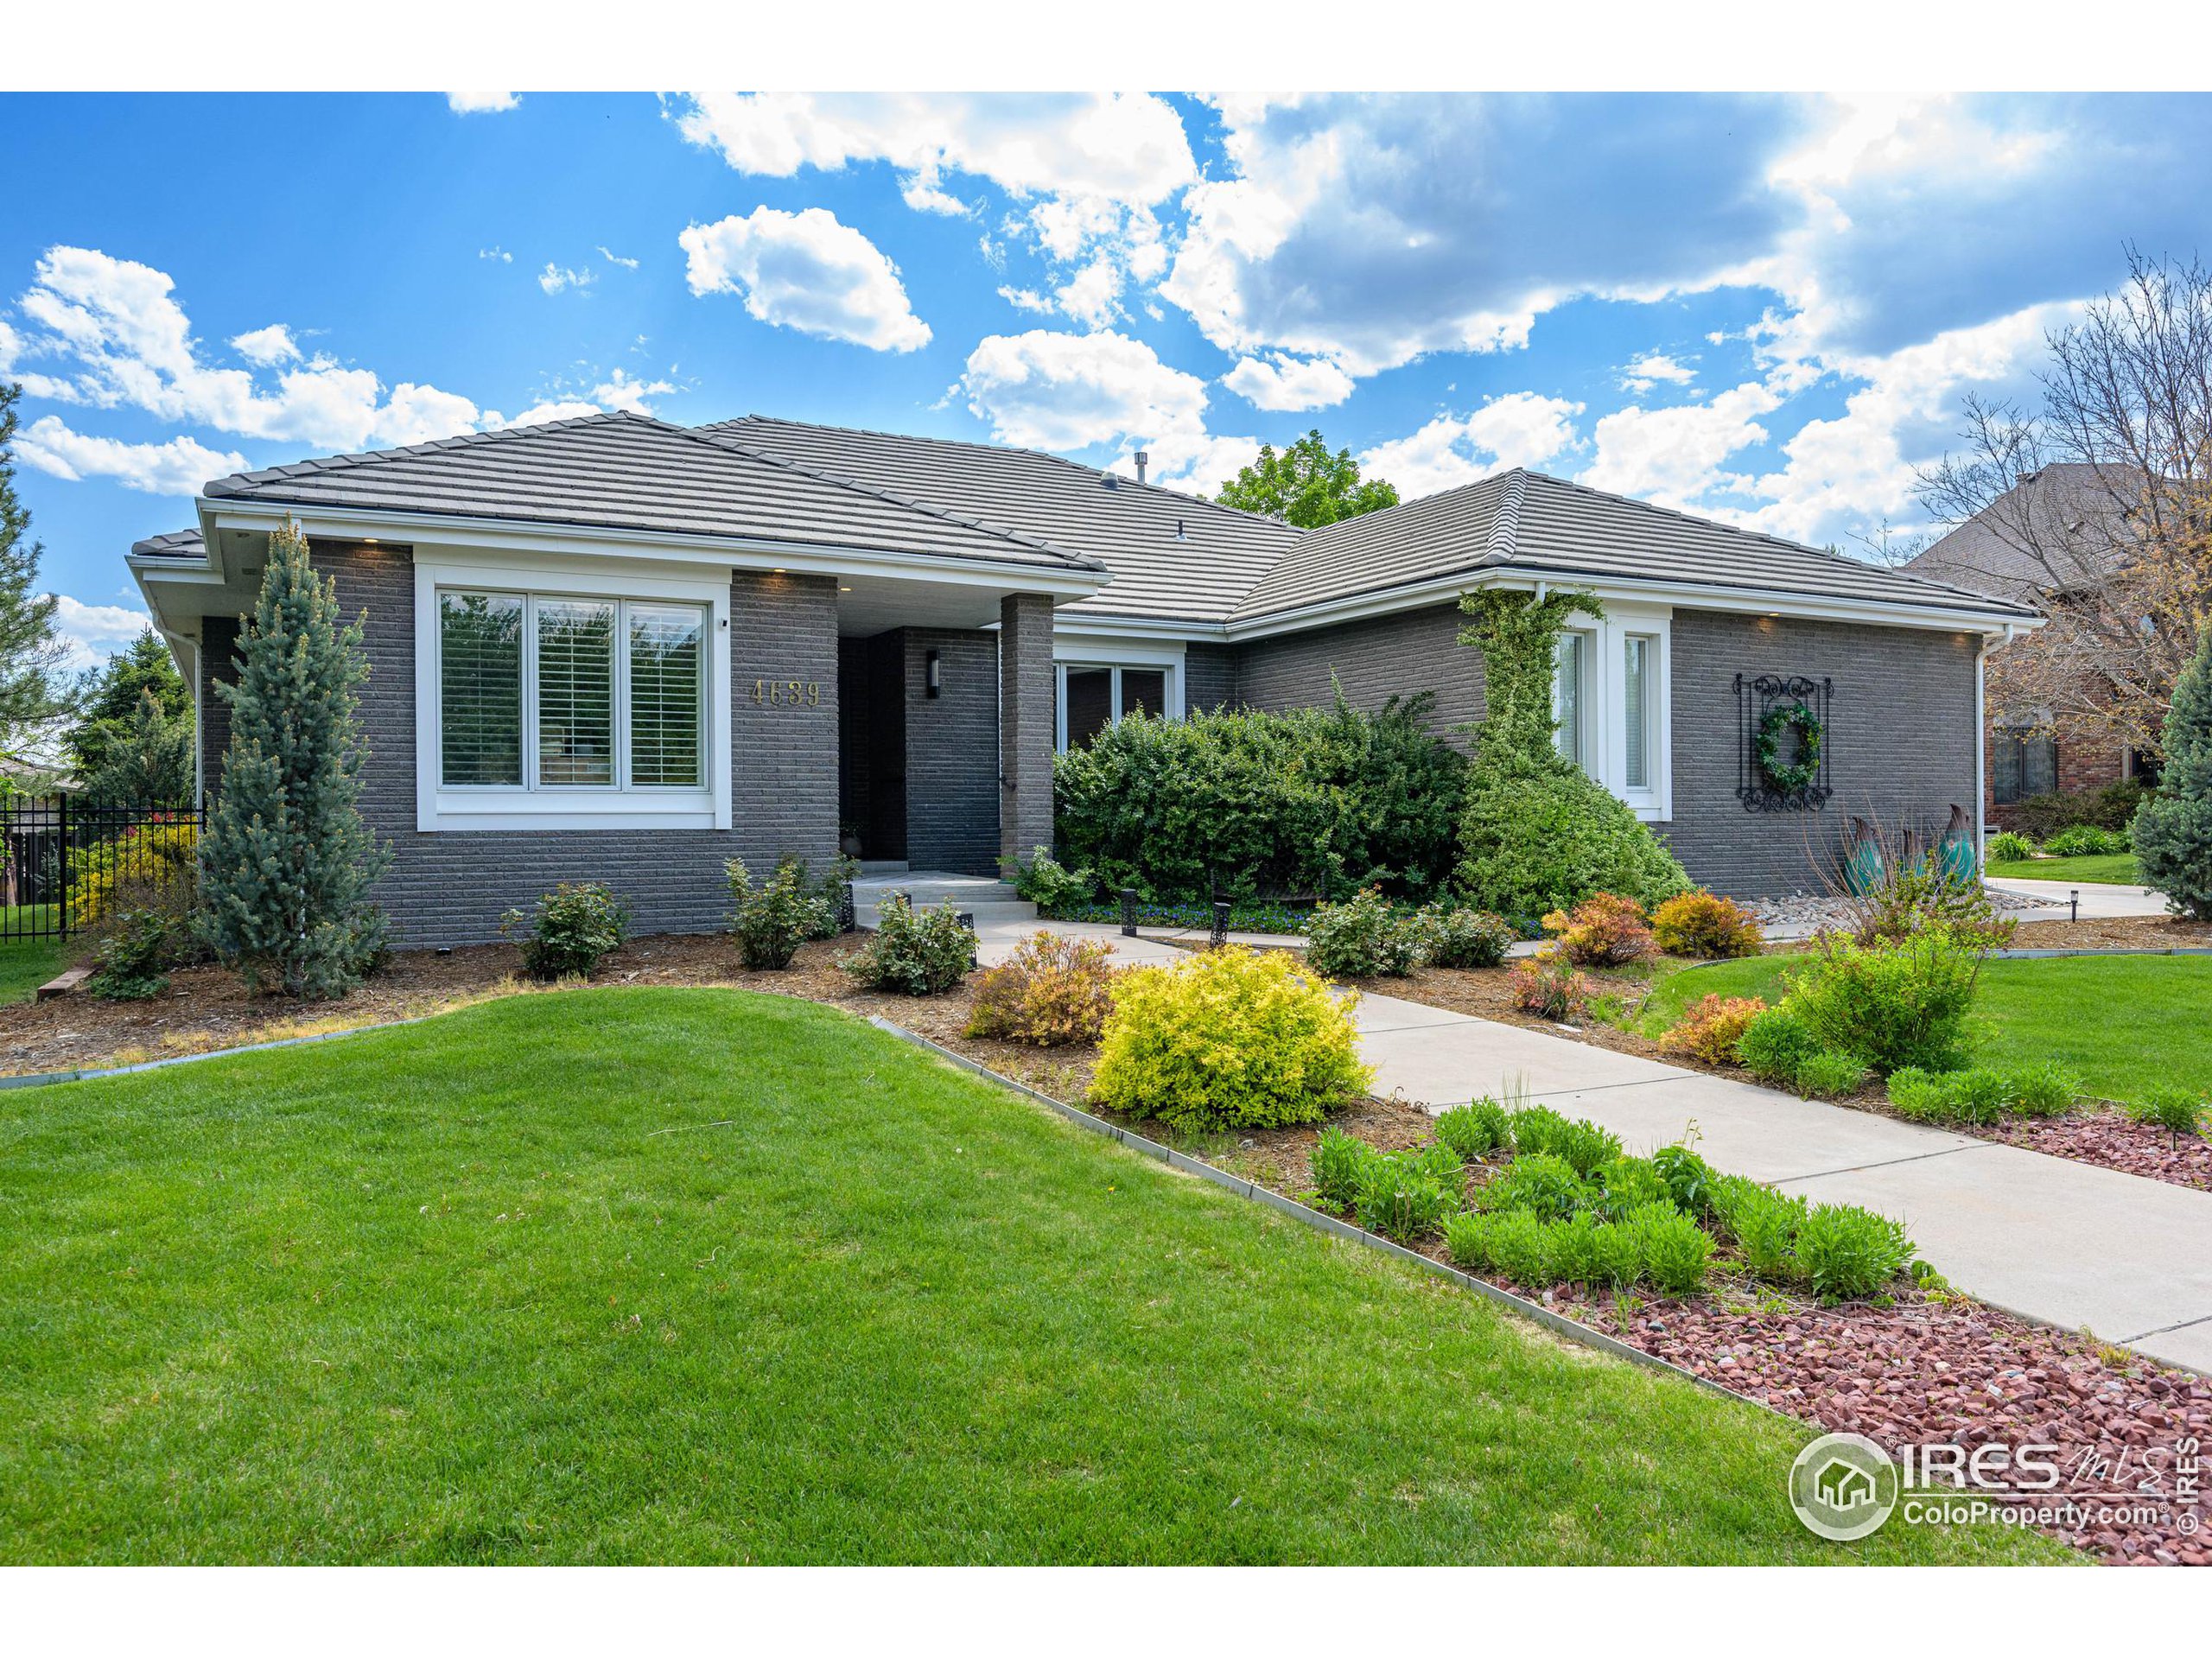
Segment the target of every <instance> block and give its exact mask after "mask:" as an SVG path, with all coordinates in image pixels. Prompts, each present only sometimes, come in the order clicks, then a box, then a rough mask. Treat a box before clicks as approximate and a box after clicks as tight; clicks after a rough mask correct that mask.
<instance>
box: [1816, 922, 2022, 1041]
mask: <svg viewBox="0 0 2212 1659" xmlns="http://www.w3.org/2000/svg"><path fill="white" fill-rule="evenodd" d="M1985 954H1986V947H1984V946H1982V945H1980V944H1976V943H1974V941H1972V940H1970V939H1967V938H1961V936H1959V935H1956V934H1955V933H1953V932H1952V931H1950V930H1949V929H1948V928H1943V927H1931V928H1929V930H1928V931H1925V932H1923V933H1919V934H1916V935H1915V936H1914V937H1912V938H1908V939H1904V940H1900V941H1898V942H1897V943H1896V944H1877V945H1872V946H1868V945H1862V944H1858V943H1857V942H1856V941H1854V940H1852V939H1848V938H1840V937H1836V936H1833V935H1829V936H1824V937H1823V938H1822V940H1821V952H1820V955H1819V956H1818V957H1816V958H1815V962H1814V963H1813V965H1812V966H1811V968H1809V969H1807V970H1806V971H1804V972H1803V973H1801V974H1799V975H1797V976H1795V977H1793V979H1792V981H1791V983H1790V992H1789V1008H1790V1011H1791V1012H1792V1013H1794V1014H1796V1016H1797V1018H1798V1019H1800V1020H1802V1021H1803V1022H1804V1024H1805V1028H1806V1029H1807V1030H1808V1031H1809V1032H1810V1033H1812V1034H1813V1036H1814V1037H1815V1038H1816V1039H1818V1040H1819V1043H1820V1046H1821V1047H1822V1048H1832V1049H1837V1050H1840V1051H1841V1052H1845V1053H1849V1054H1859V1055H1864V1056H1865V1057H1866V1059H1867V1061H1868V1062H1869V1063H1870V1064H1872V1065H1874V1066H1876V1067H1878V1069H1880V1070H1881V1071H1885V1072H1887V1071H1896V1070H1897V1069H1898V1068H1899V1067H1900V1066H1907V1065H1917V1066H1923V1067H1925V1068H1927V1069H1928V1070H1930V1071H1942V1070H1946V1069H1948V1068H1949V1067H1950V1066H1952V1065H1955V1064H1956V1063H1957V1060H1958V1058H1959V1055H1960V1053H1961V1051H1962V1049H1963V1048H1964V1046H1965V1036H1966V1019H1967V1010H1968V1009H1969V1008H1970V1007H1972V1006H1973V1003H1974V985H1975V982H1976V981H1977V980H1978V979H1979V978H1980V973H1981V962H1982V957H1983V956H1984V955H1985Z"/></svg>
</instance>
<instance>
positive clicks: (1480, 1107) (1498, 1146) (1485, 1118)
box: [1436, 1096, 1513, 1164]
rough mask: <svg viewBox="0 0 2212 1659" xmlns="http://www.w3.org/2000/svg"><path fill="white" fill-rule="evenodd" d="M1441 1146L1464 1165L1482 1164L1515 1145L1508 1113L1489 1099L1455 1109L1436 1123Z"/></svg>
mask: <svg viewBox="0 0 2212 1659" xmlns="http://www.w3.org/2000/svg"><path fill="white" fill-rule="evenodd" d="M1436 1139H1437V1142H1438V1144H1440V1145H1441V1146H1446V1147H1451V1148H1452V1152H1453V1153H1454V1154H1457V1156H1458V1157H1459V1160H1460V1162H1462V1163H1467V1164H1472V1163H1478V1162H1479V1161H1480V1160H1483V1159H1484V1158H1485V1157H1487V1156H1489V1155H1490V1154H1491V1153H1493V1152H1503V1150H1505V1148H1506V1147H1509V1146H1510V1145H1511V1144H1512V1141H1513V1131H1512V1128H1511V1126H1510V1124H1509V1123H1508V1122H1507V1120H1506V1116H1505V1109H1504V1108H1503V1106H1500V1105H1499V1104H1498V1103H1497V1102H1496V1101H1494V1100H1491V1099H1490V1098H1488V1097H1487V1096H1485V1097H1484V1098H1483V1099H1481V1100H1478V1101H1473V1102H1471V1103H1468V1104H1467V1105H1465V1106H1454V1107H1453V1108H1452V1109H1451V1110H1450V1111H1448V1112H1445V1113H1443V1114H1441V1115H1440V1116H1439V1117H1438V1118H1437V1120H1436Z"/></svg>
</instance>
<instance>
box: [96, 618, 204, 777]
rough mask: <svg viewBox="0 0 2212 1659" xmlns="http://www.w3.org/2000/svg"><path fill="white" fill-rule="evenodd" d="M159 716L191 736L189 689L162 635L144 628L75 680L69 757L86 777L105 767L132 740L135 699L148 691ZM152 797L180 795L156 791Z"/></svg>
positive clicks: (136, 703) (136, 702)
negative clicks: (113, 753) (114, 752)
mask: <svg viewBox="0 0 2212 1659" xmlns="http://www.w3.org/2000/svg"><path fill="white" fill-rule="evenodd" d="M148 696H151V697H152V698H153V699H154V705H155V707H156V709H157V710H159V712H160V714H161V716H162V719H163V720H164V721H167V722H168V723H169V724H171V725H180V724H181V726H182V727H183V728H184V729H185V731H186V734H187V741H188V742H189V741H190V736H189V734H190V731H191V726H192V689H191V687H189V686H188V685H187V684H185V683H184V676H183V675H181V674H180V673H178V672H177V671H176V663H175V659H174V658H171V657H170V655H169V648H168V645H164V644H163V643H162V637H161V635H159V634H157V633H156V632H154V631H153V629H151V628H143V629H141V630H140V631H139V633H138V637H137V639H133V640H132V641H131V642H130V645H127V646H125V647H124V649H123V650H121V651H118V652H116V653H115V655H114V656H112V657H111V658H108V659H107V661H106V662H105V664H102V665H101V666H100V667H99V668H94V669H87V670H86V671H85V673H84V675H83V676H82V677H80V678H79V681H78V683H77V720H76V723H75V724H74V725H73V726H72V727H71V728H69V739H68V742H69V758H70V760H71V761H72V762H73V764H74V766H76V770H77V775H78V776H79V778H83V779H87V780H89V779H93V778H97V777H99V775H100V773H101V772H104V771H105V770H106V769H107V766H108V759H109V754H110V752H111V750H112V749H113V748H114V747H116V746H117V745H118V744H119V743H125V742H128V741H131V735H132V733H133V731H134V729H135V728H136V727H137V723H138V718H139V704H140V703H141V702H143V700H144V699H145V698H146V697H148ZM155 798H156V799H160V800H171V799H181V797H178V796H157V797H155Z"/></svg>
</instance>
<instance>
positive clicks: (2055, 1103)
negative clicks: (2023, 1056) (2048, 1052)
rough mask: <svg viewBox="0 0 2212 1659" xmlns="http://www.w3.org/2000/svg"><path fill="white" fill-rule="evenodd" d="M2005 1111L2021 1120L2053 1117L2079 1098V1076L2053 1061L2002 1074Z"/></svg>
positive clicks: (2080, 1081) (2080, 1080)
mask: <svg viewBox="0 0 2212 1659" xmlns="http://www.w3.org/2000/svg"><path fill="white" fill-rule="evenodd" d="M2005 1082H2006V1093H2005V1110H2007V1111H2009V1112H2012V1113H2015V1114H2017V1115H2018V1116H2021V1117H2056V1116H2059V1115H2060V1114H2061V1113H2063V1112H2067V1111H2069V1110H2071V1109H2073V1105H2074V1103H2075V1100H2077V1099H2079V1098H2080V1097H2081V1094H2082V1079H2081V1077H2080V1076H2079V1075H2078V1074H2077V1073H2075V1072H2072V1071H2068V1070H2067V1069H2066V1068H2065V1067H2064V1066H2063V1065H2059V1063H2058V1062H2057V1061H2056V1060H2045V1061H2044V1062H2043V1064H2042V1065H2036V1066H2030V1067H2025V1068H2024V1069H2022V1070H2020V1071H2012V1072H2009V1073H2007V1074H2006V1078H2005Z"/></svg>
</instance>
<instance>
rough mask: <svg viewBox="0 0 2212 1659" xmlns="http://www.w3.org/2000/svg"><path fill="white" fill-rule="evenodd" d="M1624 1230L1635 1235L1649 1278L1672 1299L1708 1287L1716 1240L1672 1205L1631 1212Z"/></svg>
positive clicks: (1648, 1207) (1642, 1207)
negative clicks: (1709, 1266)
mask: <svg viewBox="0 0 2212 1659" xmlns="http://www.w3.org/2000/svg"><path fill="white" fill-rule="evenodd" d="M1623 1230H1624V1231H1628V1232H1630V1233H1633V1234H1634V1235H1635V1236H1636V1240H1637V1246H1638V1248H1639V1249H1640V1250H1641V1252H1642V1255H1643V1271H1644V1274H1645V1276H1646V1277H1648V1278H1649V1280H1650V1281H1651V1282H1652V1283H1653V1284H1654V1285H1656V1287H1658V1288H1659V1289H1661V1290H1662V1291H1664V1292H1665V1293H1666V1294H1668V1295H1669V1296H1694V1295H1695V1294H1697V1293H1698V1292H1699V1291H1700V1290H1703V1289H1704V1288H1705V1278H1706V1270H1707V1266H1708V1265H1709V1264H1710V1263H1711V1262H1712V1260H1713V1240H1712V1238H1711V1237H1710V1236H1708V1235H1707V1233H1706V1231H1705V1230H1704V1229H1703V1228H1701V1227H1700V1226H1699V1225H1698V1224H1697V1223H1695V1222H1694V1221H1692V1220H1691V1219H1690V1218H1689V1217H1688V1216H1686V1215H1684V1214H1682V1213H1681V1211H1679V1210H1677V1209H1675V1206H1674V1205H1671V1204H1647V1205H1640V1206H1638V1207H1637V1209H1635V1210H1633V1211H1630V1212H1629V1215H1628V1217H1627V1218H1626V1221H1625V1223H1624V1224H1623Z"/></svg>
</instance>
